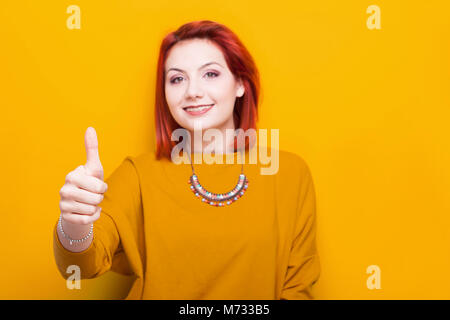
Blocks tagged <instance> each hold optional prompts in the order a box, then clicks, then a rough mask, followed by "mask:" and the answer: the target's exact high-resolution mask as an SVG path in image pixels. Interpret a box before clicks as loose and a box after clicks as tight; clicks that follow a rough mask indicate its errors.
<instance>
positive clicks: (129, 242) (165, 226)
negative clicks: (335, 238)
mask: <svg viewBox="0 0 450 320" xmlns="http://www.w3.org/2000/svg"><path fill="white" fill-rule="evenodd" d="M258 95H259V76H258V71H257V68H256V66H255V64H254V62H253V59H252V58H251V56H250V54H249V53H248V51H247V50H246V49H245V47H244V46H243V44H242V43H241V42H240V40H239V39H238V38H237V36H236V35H235V34H234V33H233V32H232V31H230V30H229V29H228V28H226V27H225V26H223V25H221V24H218V23H215V22H212V21H196V22H191V23H187V24H185V25H183V26H181V27H180V28H179V29H178V30H177V31H175V32H172V33H170V34H169V35H167V36H166V37H165V39H164V40H163V42H162V45H161V49H160V55H159V62H158V70H157V85H156V108H155V120H156V139H157V143H156V144H157V148H156V151H155V152H148V153H143V154H141V155H139V156H137V157H131V156H130V157H126V158H125V160H124V161H123V162H122V164H121V165H120V166H119V167H118V168H117V169H116V170H115V171H114V172H113V173H112V174H111V176H110V177H109V178H108V179H107V180H106V181H105V182H104V181H103V168H102V165H101V162H100V159H99V154H98V142H97V136H96V133H95V130H94V129H93V128H88V130H87V131H86V136H85V144H86V152H87V162H86V165H84V166H79V167H78V168H77V169H75V170H74V171H72V172H70V173H69V174H68V175H67V177H66V183H65V185H64V186H63V187H62V188H61V191H60V194H61V201H60V209H61V215H60V219H59V221H58V223H57V224H56V225H55V227H54V253H55V259H56V263H57V266H58V268H59V271H60V272H61V274H62V275H63V277H64V278H67V277H68V276H69V274H67V273H66V270H67V267H68V266H69V265H72V264H74V265H78V266H79V267H80V269H81V278H82V279H86V278H93V277H97V276H99V275H101V274H103V273H105V272H106V271H108V270H113V271H116V272H118V273H121V274H125V275H134V276H135V277H136V280H135V282H134V284H133V287H132V288H131V290H130V292H129V294H128V296H127V299H225V300H228V299H237V300H244V299H311V298H313V297H312V293H311V288H312V285H313V284H314V283H315V282H316V281H317V280H318V278H319V274H320V264H319V256H318V254H317V250H316V243H315V234H316V213H315V191H314V184H313V181H312V178H311V173H310V170H309V167H308V165H307V164H306V163H305V161H304V160H303V159H302V158H301V157H299V156H297V155H295V154H293V153H290V152H286V151H281V150H275V149H272V150H271V153H274V152H277V153H279V168H278V171H277V172H276V173H275V174H261V172H260V169H261V167H262V166H261V164H260V163H259V162H257V163H256V164H255V163H253V164H251V163H247V162H246V159H248V156H249V152H250V151H252V152H253V150H255V147H254V146H255V144H254V143H253V142H254V140H251V139H249V140H250V141H247V140H245V141H244V142H245V143H242V142H243V140H242V139H241V138H242V135H239V134H237V135H232V136H230V135H227V134H226V131H227V130H233V132H234V130H237V129H242V130H244V131H245V130H248V129H255V128H256V124H255V122H256V117H257V105H258ZM196 126H200V127H201V129H202V130H207V129H215V131H214V132H216V133H217V132H218V133H223V134H222V135H218V136H217V137H219V138H217V137H216V138H215V140H214V142H213V143H211V142H209V143H208V141H207V139H203V140H202V139H200V140H196V139H192V137H194V136H195V134H196V133H197V132H198V130H197V129H196ZM177 129H181V130H185V132H188V133H189V135H188V136H187V140H185V139H186V137H185V138H183V140H182V141H183V142H184V146H185V147H186V149H187V151H188V152H184V153H182V156H181V158H180V157H178V156H179V154H178V153H177V154H176V156H177V157H176V158H177V161H175V158H174V153H173V150H174V149H175V148H174V147H175V146H178V144H177V141H172V140H173V139H172V138H173V136H174V135H173V133H174V132H175V131H177ZM241 133H242V131H241ZM186 142H187V143H186ZM198 142H200V143H198ZM205 150H209V151H211V152H212V153H213V154H214V156H218V157H219V159H220V158H222V157H223V158H222V160H223V161H222V163H221V162H220V161H218V162H217V163H214V164H209V163H205V162H201V163H199V162H198V161H194V160H195V159H198V158H196V157H197V156H198V155H200V156H201V154H202V153H204V152H205ZM191 151H192V152H191ZM266 151H267V150H266ZM260 154H261V153H260ZM230 156H231V160H232V161H231V162H230V161H229V159H230V158H229V157H230ZM178 160H183V161H178ZM239 160H244V161H243V162H239V163H238V161H239ZM180 162H181V163H180ZM236 181H238V183H236ZM200 182H201V183H200ZM233 187H234V188H233ZM230 190H231V191H230ZM100 204H101V208H100V207H99V205H100ZM100 211H101V214H100ZM94 221H95V223H94Z"/></svg>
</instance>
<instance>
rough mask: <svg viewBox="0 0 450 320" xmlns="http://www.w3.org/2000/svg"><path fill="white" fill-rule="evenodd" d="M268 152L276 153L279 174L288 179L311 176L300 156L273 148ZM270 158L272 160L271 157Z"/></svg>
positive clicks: (306, 164)
mask: <svg viewBox="0 0 450 320" xmlns="http://www.w3.org/2000/svg"><path fill="white" fill-rule="evenodd" d="M268 152H276V153H278V159H279V160H278V161H279V173H280V174H281V175H284V176H287V177H289V178H290V179H292V178H294V177H300V178H302V177H306V176H307V175H311V170H310V166H309V164H308V162H307V161H306V160H305V158H304V157H303V156H302V155H299V154H297V153H295V152H292V151H288V150H282V149H274V148H271V149H270V151H268ZM271 158H272V159H274V157H273V156H272V157H271Z"/></svg>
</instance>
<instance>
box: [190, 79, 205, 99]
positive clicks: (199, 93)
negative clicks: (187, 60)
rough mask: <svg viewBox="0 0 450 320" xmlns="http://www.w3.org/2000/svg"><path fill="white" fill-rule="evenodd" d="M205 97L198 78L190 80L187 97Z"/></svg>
mask: <svg viewBox="0 0 450 320" xmlns="http://www.w3.org/2000/svg"><path fill="white" fill-rule="evenodd" d="M197 97H198V98H201V97H203V89H202V88H201V85H200V84H199V83H198V82H197V81H196V80H190V81H189V82H188V85H187V88H186V98H197Z"/></svg>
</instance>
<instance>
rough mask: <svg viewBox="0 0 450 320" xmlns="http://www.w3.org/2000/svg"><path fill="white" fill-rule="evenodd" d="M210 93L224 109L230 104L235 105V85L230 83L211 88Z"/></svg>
mask: <svg viewBox="0 0 450 320" xmlns="http://www.w3.org/2000/svg"><path fill="white" fill-rule="evenodd" d="M208 92H209V95H210V97H211V98H213V99H214V100H215V101H216V102H217V103H219V104H222V105H223V106H224V107H226V106H227V105H229V104H231V105H233V102H234V100H235V96H236V92H235V90H234V87H233V84H230V83H228V82H225V83H221V84H220V85H214V86H211V87H210V88H209V90H208Z"/></svg>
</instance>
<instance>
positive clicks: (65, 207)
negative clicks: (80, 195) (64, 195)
mask: <svg viewBox="0 0 450 320" xmlns="http://www.w3.org/2000/svg"><path fill="white" fill-rule="evenodd" d="M59 208H60V209H61V212H72V213H78V214H86V215H93V214H95V212H96V211H97V206H93V205H90V204H86V203H82V202H77V201H74V200H63V201H60V203H59Z"/></svg>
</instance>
